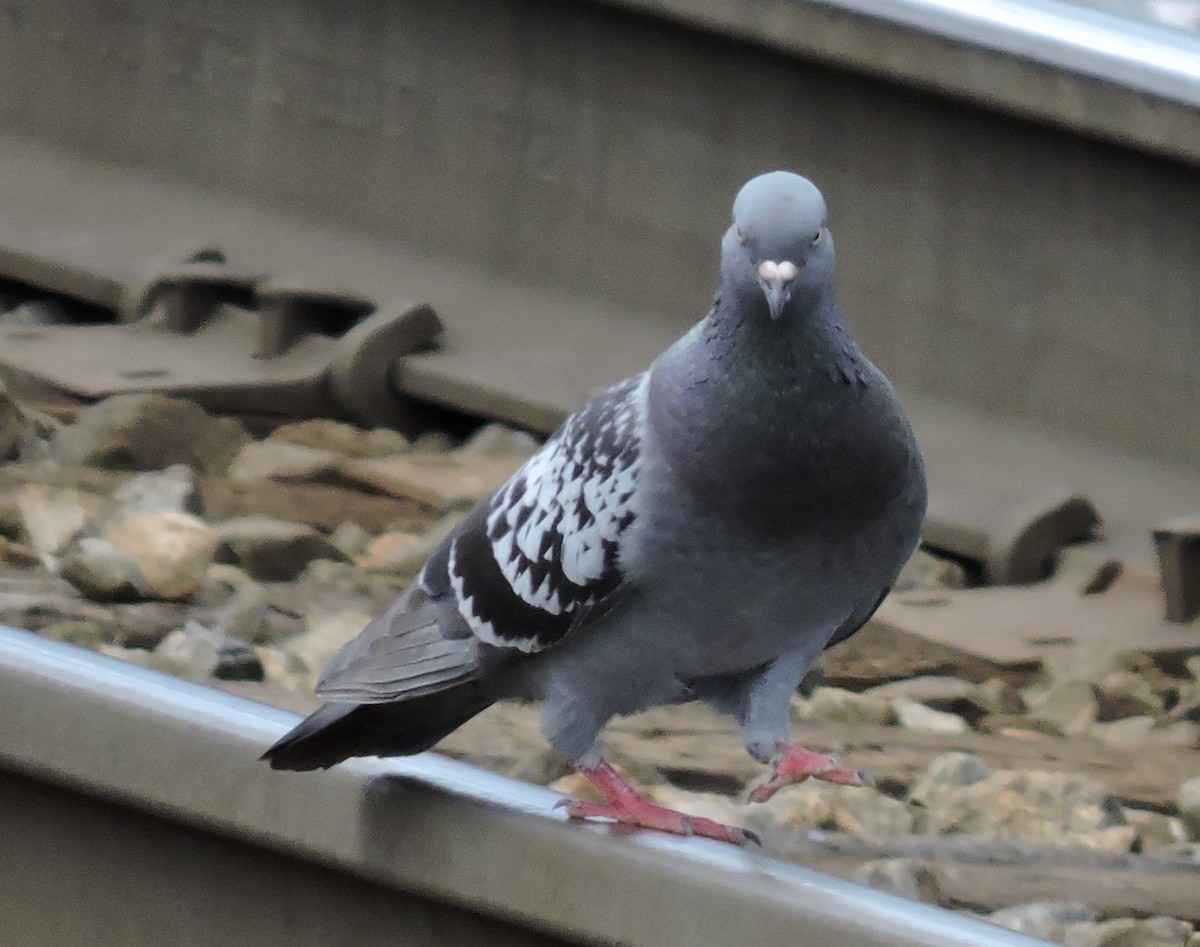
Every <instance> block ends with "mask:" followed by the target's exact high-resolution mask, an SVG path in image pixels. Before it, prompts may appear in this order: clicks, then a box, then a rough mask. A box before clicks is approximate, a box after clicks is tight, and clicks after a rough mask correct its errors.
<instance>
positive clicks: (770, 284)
mask: <svg viewBox="0 0 1200 947" xmlns="http://www.w3.org/2000/svg"><path fill="white" fill-rule="evenodd" d="M797 272H798V270H797V269H796V264H795V263H793V262H792V261H791V260H784V261H783V262H782V263H776V262H775V261H774V260H763V261H762V262H761V263H760V264H758V285H759V286H761V287H762V291H763V295H764V296H766V297H767V308H768V309H769V310H770V311H771V318H772V319H778V318H779V316H780V314H781V313H782V312H783V307H784V306H786V305H787V303H788V300H789V299H791V298H792V280H794V279H795V278H796V273H797Z"/></svg>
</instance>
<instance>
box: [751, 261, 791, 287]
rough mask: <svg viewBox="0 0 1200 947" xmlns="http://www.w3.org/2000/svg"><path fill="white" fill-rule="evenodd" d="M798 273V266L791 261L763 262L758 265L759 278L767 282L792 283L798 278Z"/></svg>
mask: <svg viewBox="0 0 1200 947" xmlns="http://www.w3.org/2000/svg"><path fill="white" fill-rule="evenodd" d="M797 272H798V271H797V269H796V264H795V263H793V262H792V261H791V260H784V261H783V262H782V263H776V262H775V261H774V260H763V261H762V262H761V263H760V264H758V278H759V279H760V280H764V281H766V282H775V281H779V282H781V283H790V282H791V281H792V280H794V279H795V278H796V273H797Z"/></svg>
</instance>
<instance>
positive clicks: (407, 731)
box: [262, 682, 494, 771]
mask: <svg viewBox="0 0 1200 947" xmlns="http://www.w3.org/2000/svg"><path fill="white" fill-rule="evenodd" d="M493 702H494V699H493V698H491V697H488V696H486V695H485V694H483V693H482V692H481V691H480V690H479V688H478V687H477V686H476V685H475V684H474V683H473V682H468V683H466V684H463V685H460V686H458V687H451V688H448V689H447V690H444V691H439V692H437V693H435V694H426V695H424V696H421V697H414V698H412V699H411V700H403V701H394V702H392V703H387V704H343V703H330V704H325V705H324V706H322V707H319V708H318V709H317V710H315V711H314V712H313V713H311V714H310V715H309V716H307V717H305V718H304V720H302V721H300V723H298V724H297V725H296V726H295V727H293V728H292V729H291V730H290V731H289V732H288V733H287V734H285V735H284V736H283V737H282V738H281V739H280V740H279V741H278V742H276V743H275V745H274V746H272V747H271V748H270V749H269V750H267V752H266V753H264V754H263V755H262V758H263V759H264V760H266V761H267V762H269V763H270V764H271V769H290V770H301V771H304V770H313V769H328V768H329V767H331V766H336V765H337V764H338V763H340V762H342V761H343V760H345V759H349V758H350V757H352V756H411V755H413V754H414V753H422V752H424V751H425V750H428V749H429V748H430V747H432V746H433V745H434V744H435V743H437V742H438V741H439V740H441V739H442V738H443V737H445V736H447V735H449V734H450V733H451V732H453V731H454V730H457V729H458V728H459V727H461V726H462V725H463V724H464V723H466V722H467V721H468V720H470V719H471V718H472V717H474V716H475V715H476V714H478V713H480V712H482V711H484V710H486V709H487V708H488V707H489V706H491V704H492V703H493Z"/></svg>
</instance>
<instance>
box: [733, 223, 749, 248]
mask: <svg viewBox="0 0 1200 947" xmlns="http://www.w3.org/2000/svg"><path fill="white" fill-rule="evenodd" d="M733 236H734V238H735V239H736V240H737V242H738V243H741V244H744V243H745V242H746V235H745V234H744V233H742V228H741V227H739V226H738V225H737V224H734V225H733Z"/></svg>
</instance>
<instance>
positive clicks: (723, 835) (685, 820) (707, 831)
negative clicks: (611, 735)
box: [566, 760, 762, 845]
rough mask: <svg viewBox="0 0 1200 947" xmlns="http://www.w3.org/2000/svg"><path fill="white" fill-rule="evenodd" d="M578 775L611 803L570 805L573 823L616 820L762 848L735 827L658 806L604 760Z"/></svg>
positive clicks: (576, 801) (754, 837) (575, 802)
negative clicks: (590, 820) (751, 844)
mask: <svg viewBox="0 0 1200 947" xmlns="http://www.w3.org/2000/svg"><path fill="white" fill-rule="evenodd" d="M575 769H576V771H577V772H578V773H579V774H580V775H582V776H583V777H585V778H586V779H587V781H588V782H590V783H591V784H592V785H593V786H595V787H596V788H597V789H599V790H600V792H602V793H603V794H604V795H605V797H606V798H607V799H608V802H584V801H582V800H579V799H574V800H571V801H570V802H567V803H566V809H567V815H568V816H570V817H571V818H572V819H593V818H598V819H612V820H613V821H615V822H620V823H622V824H624V825H636V826H639V827H640V828H643V829H658V830H659V831H662V832H672V833H674V834H675V835H701V836H703V837H704V838H711V839H716V840H717V841H718V842H732V843H733V844H734V845H745V844H746V843H747V842H754V844H756V845H761V844H762V843H761V842H760V841H759V839H758V836H757V835H755V834H754V833H753V832H748V831H747V830H745V829H739V828H738V827H737V826H734V825H722V824H721V823H720V822H714V821H713V820H712V819H702V818H699V817H698V816H690V815H684V814H683V813H682V812H676V811H675V810H674V809H668V808H666V807H665V806H656V805H655V804H654V803H652V802H651V801H650V800H649V799H647V798H646V797H645V796H643V795H642V794H641V793H640V792H638V791H637V790H636V789H634V788H633V786H631V785H630V784H629V782H628V781H627V780H625V779H624V778H623V777H622V776H621V774H620V773H618V772H617V771H616V770H615V769H613V768H612V766H611V765H609V763H608V762H606V761H605V760H601V761H600V762H599V763H597V764H596V765H595V766H594V767H592V768H590V769H589V768H586V767H581V766H576V767H575Z"/></svg>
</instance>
